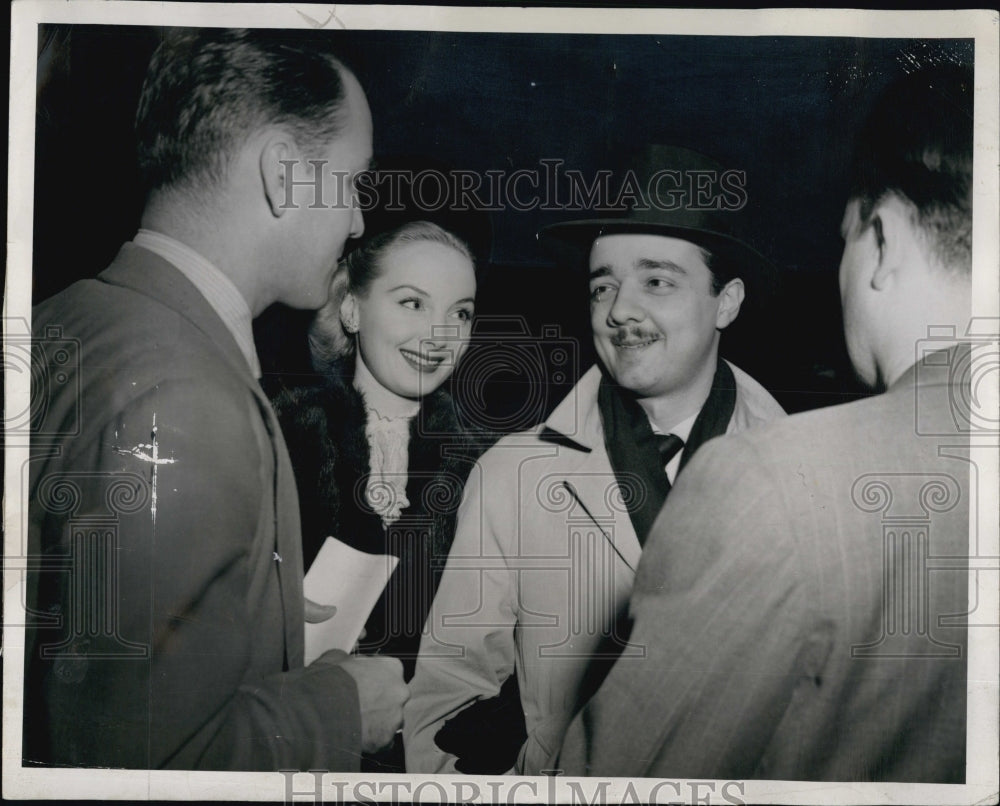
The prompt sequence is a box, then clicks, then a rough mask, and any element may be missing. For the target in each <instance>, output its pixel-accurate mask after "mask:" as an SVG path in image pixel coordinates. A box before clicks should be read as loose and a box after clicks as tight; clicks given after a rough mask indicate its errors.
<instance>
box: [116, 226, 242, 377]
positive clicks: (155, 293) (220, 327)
mask: <svg viewBox="0 0 1000 806" xmlns="http://www.w3.org/2000/svg"><path fill="white" fill-rule="evenodd" d="M98 279H99V280H101V281H103V282H105V283H108V284H110V285H117V286H121V287H123V288H128V289H131V290H132V291H135V292H136V293H139V294H142V295H144V296H147V297H150V298H152V299H155V300H156V301H157V302H159V303H161V304H163V305H166V306H167V307H168V308H170V309H171V310H173V311H175V312H176V313H177V314H178V315H180V316H182V317H184V318H185V319H187V320H188V321H189V322H190V323H191V324H192V325H194V326H195V327H196V328H197V329H198V330H200V331H201V332H202V333H204V334H205V336H206V338H207V339H208V340H209V341H210V342H211V343H212V344H214V345H215V347H216V349H217V350H218V351H219V352H220V353H221V354H222V355H223V357H224V358H225V359H226V362H227V363H228V364H230V365H231V366H232V368H233V370H234V371H235V372H237V373H238V374H239V375H240V377H242V378H245V379H246V380H247V381H248V383H249V384H250V386H251V387H252V388H259V387H258V384H257V380H256V378H254V377H253V374H252V373H251V372H250V368H249V366H248V365H247V360H246V358H245V357H244V355H243V352H242V351H241V350H240V348H239V345H238V344H237V343H236V339H234V338H233V334H232V333H231V332H230V331H229V328H228V327H226V324H225V322H223V321H222V319H221V318H219V314H218V313H216V312H215V309H214V308H212V306H211V305H210V304H209V302H208V300H206V299H205V297H204V296H203V295H202V293H201V292H200V291H199V290H198V288H197V287H196V286H195V285H194V283H192V282H191V281H190V280H188V278H187V277H185V276H184V274H183V273H182V272H181V271H180V270H179V269H178V268H176V267H175V266H174V265H173V264H172V263H170V261H168V260H166V259H164V258H162V257H160V256H159V255H157V254H156V253H154V252H150V251H149V250H148V249H143V248H142V247H141V246H136V245H135V244H133V243H126V244H123V245H122V248H121V249H120V250H119V252H118V256H117V257H116V258H115V260H114V262H112V264H111V265H110V266H109V267H108V268H107V269H105V270H104V271H103V272H101V274H100V276H99V277H98Z"/></svg>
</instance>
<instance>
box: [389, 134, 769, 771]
mask: <svg viewBox="0 0 1000 806" xmlns="http://www.w3.org/2000/svg"><path fill="white" fill-rule="evenodd" d="M638 166H639V167H638V168H637V169H635V170H633V171H630V172H628V173H627V174H626V176H625V181H624V182H623V193H622V194H620V195H624V193H625V189H627V188H629V187H632V188H638V189H639V191H638V193H636V194H635V195H634V198H633V204H632V206H631V209H629V210H628V211H626V212H625V213H624V214H623V215H618V216H616V217H611V218H600V219H591V220H583V221H572V222H568V223H564V224H559V225H556V226H553V227H549V228H547V229H546V230H544V231H543V235H544V236H545V237H546V238H548V239H553V240H554V241H556V242H557V243H558V244H561V245H562V246H568V247H570V249H571V250H572V249H574V248H575V249H577V250H578V251H579V254H580V256H581V257H582V256H583V255H588V256H589V260H588V267H589V282H590V300H591V301H590V309H591V325H592V329H593V338H594V344H595V347H596V351H597V356H598V359H599V363H598V364H597V365H595V366H594V367H592V368H591V369H590V370H589V371H587V372H586V373H585V374H584V375H583V376H582V377H581V378H580V380H579V382H578V383H577V385H576V387H575V388H574V389H573V391H572V392H571V393H570V394H569V395H568V397H567V398H566V399H565V400H564V401H563V402H562V403H561V404H560V405H559V406H557V407H556V409H555V410H554V411H553V413H552V414H551V415H550V416H549V418H548V419H547V421H546V422H545V423H544V424H542V425H540V426H538V427H537V428H535V429H533V430H531V431H529V432H524V433H519V434H513V435H510V436H508V437H506V438H504V439H503V440H501V441H500V442H499V443H498V444H497V445H496V446H495V447H494V448H493V449H492V450H490V451H488V452H487V453H486V454H485V455H484V456H483V457H482V459H481V461H480V463H479V465H478V467H477V469H476V470H475V471H473V474H472V476H471V478H470V480H469V482H468V485H467V487H466V493H465V497H464V500H463V504H462V509H461V510H460V512H459V523H458V532H457V535H456V538H455V543H454V545H453V547H452V551H451V555H450V557H449V560H448V565H447V567H446V569H445V572H444V576H443V579H442V582H441V586H440V588H439V590H438V593H437V597H436V599H435V601H434V604H433V607H432V610H431V614H430V616H429V619H428V622H427V625H426V628H425V635H424V639H423V641H422V643H421V649H420V658H419V659H418V662H417V670H416V675H415V677H414V679H413V681H412V682H411V684H410V690H411V698H410V700H409V703H408V705H407V707H406V711H405V716H404V735H405V743H406V751H407V770H408V771H410V772H418V773H419V772H454V771H456V770H457V771H459V772H479V773H487V772H505V771H513V772H517V773H520V774H537V773H539V772H540V771H541V770H542V769H543V768H544V767H545V765H546V762H547V761H548V759H549V757H550V755H551V753H552V752H553V751H554V750H556V749H557V748H558V746H559V743H560V741H561V739H562V735H563V732H564V730H565V728H566V726H567V725H568V723H569V721H570V718H571V717H572V715H573V713H574V711H575V710H576V708H577V707H578V705H579V704H580V703H581V702H584V701H585V700H586V698H587V697H588V696H589V694H590V693H592V692H593V691H594V689H595V687H596V686H597V685H598V684H599V682H600V680H601V679H602V677H603V675H604V674H605V673H606V670H607V668H608V667H609V665H610V663H611V662H613V660H614V659H615V658H616V657H618V656H619V654H622V653H624V654H626V655H629V654H634V653H635V652H636V651H638V652H641V651H642V648H641V647H634V646H630V645H629V643H628V630H629V626H628V621H627V603H628V598H629V595H630V593H631V590H632V583H633V578H634V574H635V568H636V566H637V565H638V561H639V556H640V554H641V551H642V545H643V541H644V540H645V538H646V535H647V534H648V532H649V530H650V527H651V526H652V524H653V520H654V519H655V518H656V515H657V513H658V512H659V510H660V508H661V507H662V505H663V502H664V500H665V499H666V497H667V495H668V493H669V491H670V488H671V485H672V484H673V483H674V481H675V480H676V477H677V474H678V473H679V472H680V471H681V470H682V469H683V467H684V466H685V465H686V463H687V462H688V461H689V460H690V458H691V456H692V455H693V454H694V452H695V451H696V450H697V448H698V447H699V446H700V445H701V444H703V443H704V442H706V441H708V440H709V439H711V438H713V437H715V436H718V435H722V434H725V433H731V432H734V431H739V430H742V429H745V428H748V427H751V426H754V425H757V424H760V423H764V422H767V421H769V420H773V419H775V418H777V417H781V416H783V414H784V412H783V411H782V409H781V407H780V406H779V405H778V404H777V402H776V401H775V400H774V399H773V398H772V397H771V396H770V394H768V392H767V391H766V390H765V389H764V388H763V387H762V386H761V385H760V384H759V383H757V382H756V381H754V380H753V379H752V378H751V377H750V376H749V375H747V374H746V373H745V372H743V371H742V370H740V369H738V368H737V367H735V366H733V365H732V364H730V363H728V362H726V361H724V360H722V359H720V358H719V355H718V351H719V339H720V336H721V332H722V330H724V329H725V328H726V327H727V326H728V325H730V324H731V323H732V322H733V320H735V319H736V317H737V315H738V314H739V311H740V306H741V304H742V303H743V300H744V296H745V294H746V293H747V283H748V282H752V280H753V279H754V278H763V277H765V276H766V275H767V272H768V268H769V267H768V264H767V261H766V260H765V259H764V258H763V257H762V256H761V255H760V254H758V253H757V252H756V251H754V250H753V249H752V248H751V247H749V246H748V245H747V244H746V243H745V242H744V241H743V240H741V239H740V238H739V237H738V236H737V234H736V233H737V229H736V227H737V219H739V218H740V217H741V215H742V214H741V211H740V209H739V208H741V207H742V206H743V205H742V204H741V203H736V204H733V203H726V202H732V201H733V200H734V199H739V194H738V193H734V192H733V184H732V183H730V184H729V185H728V186H726V185H724V184H723V183H722V180H723V177H724V176H726V175H727V172H725V171H723V170H722V168H721V166H719V165H718V164H717V163H715V162H713V161H711V160H709V159H708V158H706V157H703V156H702V155H700V154H695V153H694V152H691V151H687V150H685V149H677V148H667V147H652V148H649V149H647V151H646V153H645V154H644V157H643V159H642V160H640V162H639V163H638ZM728 176H729V177H730V178H732V177H733V172H728ZM685 189H686V190H685ZM691 191H693V192H691ZM744 278H746V281H745V279H744ZM515 675H516V677H515ZM515 682H516V685H517V687H519V690H520V702H519V705H520V707H521V708H522V709H523V714H524V719H525V726H526V733H527V739H526V740H525V741H524V742H523V743H520V742H518V743H517V744H515V745H514V747H513V753H506V752H504V749H503V742H502V741H492V742H491V741H490V740H489V739H490V738H491V733H492V731H493V725H494V724H496V722H497V721H500V720H502V719H503V717H501V716H499V715H498V714H497V712H496V710H495V708H494V706H493V704H492V703H490V702H489V701H490V700H491V699H492V698H494V697H496V696H497V695H498V692H501V691H503V692H504V694H508V693H509V692H511V690H512V689H513V688H514V686H515ZM501 699H502V698H501ZM477 701H480V702H479V703H478V705H476V703H477ZM469 706H474V707H473V709H472V710H470V711H467V712H466V713H464V714H462V715H461V716H460V717H459V718H458V719H454V717H455V716H456V714H458V713H459V712H462V711H463V710H464V709H466V708H468V707H469ZM501 710H502V709H501ZM449 721H451V722H450V724H447V725H446V723H449ZM469 721H478V724H476V725H474V726H473V729H472V730H469V729H468V728H469V726H468V724H467V723H468V722H469ZM463 723H466V724H465V725H464V726H463V727H464V728H465V729H462V730H460V729H458V727H457V726H459V725H463ZM484 747H486V748H487V751H486V752H484V751H483V748H484Z"/></svg>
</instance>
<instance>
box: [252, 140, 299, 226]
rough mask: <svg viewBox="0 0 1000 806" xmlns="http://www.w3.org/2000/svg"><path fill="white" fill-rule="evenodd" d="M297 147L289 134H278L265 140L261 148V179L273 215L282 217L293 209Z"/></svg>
mask: <svg viewBox="0 0 1000 806" xmlns="http://www.w3.org/2000/svg"><path fill="white" fill-rule="evenodd" d="M294 155H295V149H294V147H293V145H292V143H291V141H290V139H289V138H288V137H287V136H283V135H276V136H273V137H270V138H268V139H267V140H265V141H264V145H263V147H262V148H261V150H260V181H261V187H262V188H263V190H264V197H265V199H266V200H267V204H268V207H269V208H270V210H271V215H273V216H274V217H275V218H281V216H283V215H284V214H285V211H286V210H290V209H293V208H294V206H295V201H294V199H293V198H292V194H291V191H292V188H293V185H292V183H291V179H292V177H293V175H294V174H293V173H292V168H293V166H294V159H293V158H294Z"/></svg>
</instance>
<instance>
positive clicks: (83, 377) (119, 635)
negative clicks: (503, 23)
mask: <svg viewBox="0 0 1000 806" xmlns="http://www.w3.org/2000/svg"><path fill="white" fill-rule="evenodd" d="M136 134H137V143H138V155H139V164H140V169H141V173H142V176H143V179H144V181H145V183H146V189H147V197H146V204H145V207H144V210H143V214H142V222H141V229H140V230H139V232H138V234H137V235H136V236H135V238H134V240H133V241H132V242H130V243H126V244H125V245H124V246H123V247H122V249H121V251H120V252H119V254H118V256H117V257H116V258H115V260H114V262H113V263H112V264H111V266H110V267H108V268H107V269H106V270H105V271H104V272H103V273H101V275H100V276H99V277H97V278H96V279H93V280H83V281H81V282H78V283H76V284H75V285H73V286H71V287H70V288H68V289H67V290H66V291H64V292H62V293H60V294H58V295H56V296H55V297H53V298H51V299H49V300H47V301H45V302H44V303H42V304H40V305H38V306H37V307H36V308H35V310H34V312H33V328H34V332H35V334H36V335H37V336H38V337H43V336H44V337H46V338H48V337H55V336H56V335H57V334H58V336H59V337H60V338H62V339H64V340H73V341H75V342H76V343H77V344H78V345H79V351H80V355H79V361H78V363H77V365H76V366H75V367H71V368H70V375H69V379H68V380H67V381H66V382H65V383H62V384H61V385H56V384H53V385H52V388H50V389H47V390H41V392H40V393H39V395H44V396H45V398H44V399H43V400H37V399H36V401H35V403H36V405H38V406H39V407H41V409H42V410H43V411H44V412H45V414H44V420H43V422H42V424H41V427H40V428H39V429H37V431H38V433H39V434H60V431H61V430H62V431H66V429H64V428H62V424H63V423H65V422H67V421H68V418H70V415H71V413H72V412H73V411H75V410H76V409H77V407H78V410H79V422H80V427H79V433H62V434H60V435H59V436H56V437H55V438H53V439H43V438H41V437H36V438H34V439H33V444H32V464H31V477H30V493H29V495H30V517H29V551H30V554H31V556H32V557H33V558H35V559H36V560H37V563H36V566H35V567H37V569H38V570H37V571H36V572H33V573H31V574H30V575H29V580H28V599H27V606H28V613H29V614H30V619H29V621H30V623H29V625H28V628H27V634H26V653H25V665H26V668H25V681H26V687H25V707H24V748H23V759H24V763H25V764H52V765H59V766H98V767H126V768H160V767H167V768H179V769H226V770H277V769H330V770H337V769H341V770H352V769H357V767H358V759H359V757H360V753H361V750H362V749H366V750H375V749H378V748H379V747H380V746H382V745H384V744H387V743H388V742H389V741H391V740H392V738H393V735H394V732H395V730H396V728H397V727H398V726H399V722H400V719H401V715H402V704H403V702H404V700H405V698H406V689H405V686H404V685H403V682H402V669H401V666H400V664H399V662H398V661H397V660H395V659H390V658H350V659H347V656H346V655H345V654H344V653H337V652H330V653H327V655H325V656H323V657H321V658H320V659H318V660H317V661H316V662H315V663H313V664H312V665H311V666H309V667H308V668H303V665H302V664H303V623H304V618H305V613H304V603H303V596H302V557H301V536H300V533H299V513H298V505H297V499H296V493H295V484H294V480H293V476H292V469H291V466H290V463H289V459H288V455H287V450H286V448H285V445H284V442H283V440H282V437H281V432H280V429H279V427H278V424H277V421H276V419H275V417H274V413H273V412H272V410H271V407H270V404H269V402H268V400H267V398H266V397H265V396H264V395H263V393H262V392H261V389H260V387H259V385H258V378H259V375H260V367H259V365H258V361H257V355H256V351H255V348H254V342H253V332H252V329H251V321H252V319H253V317H255V316H257V315H258V314H259V313H261V312H262V311H263V310H264V309H265V308H267V307H268V306H269V305H271V304H272V303H274V302H283V303H285V304H288V305H291V306H294V307H298V308H319V307H320V306H322V305H323V304H324V303H325V302H326V299H327V294H328V289H329V285H330V279H331V277H332V274H333V271H334V269H335V268H336V265H337V261H338V259H339V257H340V255H341V253H342V251H343V248H344V244H345V242H346V241H347V239H348V238H349V237H358V236H360V235H361V233H362V231H363V228H364V223H363V220H362V217H361V213H360V211H359V210H358V209H357V208H356V205H355V204H354V195H353V183H354V180H355V178H356V177H357V176H358V175H359V174H360V173H361V172H363V171H365V170H367V168H368V165H369V161H370V159H371V153H372V124H371V114H370V111H369V109H368V104H367V101H366V99H365V95H364V92H363V90H362V88H361V86H360V84H359V83H358V81H357V79H356V78H355V77H354V75H353V74H352V73H351V72H350V71H349V70H347V69H346V68H345V67H344V66H343V65H342V64H341V63H340V62H339V61H338V60H337V59H336V58H335V57H334V56H333V55H332V54H330V53H329V52H327V51H326V50H325V49H324V48H323V47H322V43H320V42H318V41H316V42H313V43H311V45H310V44H309V43H305V42H297V41H295V38H294V36H291V37H290V36H289V35H288V34H285V33H282V32H251V31H239V30H226V31H199V30H196V29H184V30H181V29H178V30H175V31H171V32H168V34H167V35H166V36H165V39H164V41H163V42H162V43H161V45H160V47H159V48H158V49H157V51H156V53H155V54H154V56H153V59H152V61H151V64H150V68H149V71H148V74H147V77H146V82H145V84H144V86H143V91H142V96H141V98H140V101H139V110H138V114H137V117H136ZM307 160H316V161H320V162H317V163H315V164H312V169H315V170H316V171H321V172H322V175H320V176H318V177H316V176H315V175H313V174H312V169H310V165H311V163H307ZM304 178H309V179H312V178H316V179H318V183H316V184H314V183H312V182H306V181H303V179H304ZM317 202H321V203H317ZM52 361H54V362H56V363H52ZM58 361H59V359H58V358H54V359H51V361H50V364H49V365H45V366H42V367H40V369H41V371H43V372H46V373H49V374H51V373H55V372H56V371H57V370H61V371H63V372H65V371H66V367H57V366H56V364H57V363H58ZM324 615H327V614H324ZM335 617H336V616H334V618H335Z"/></svg>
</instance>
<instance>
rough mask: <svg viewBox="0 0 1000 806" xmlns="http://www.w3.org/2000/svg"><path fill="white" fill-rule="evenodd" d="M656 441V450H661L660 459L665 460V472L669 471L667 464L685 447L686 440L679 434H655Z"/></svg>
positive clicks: (668, 482)
mask: <svg viewBox="0 0 1000 806" xmlns="http://www.w3.org/2000/svg"><path fill="white" fill-rule="evenodd" d="M653 439H654V440H655V441H656V450H658V451H659V452H660V460H661V461H662V462H663V472H664V474H665V473H666V472H667V465H668V464H670V460H671V459H673V458H674V457H675V456H676V455H677V454H678V453H679V452H680V450H681V448H683V447H684V440H683V439H681V438H680V437H679V436H677V434H653ZM667 489H668V490H669V489H670V479H667Z"/></svg>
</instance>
